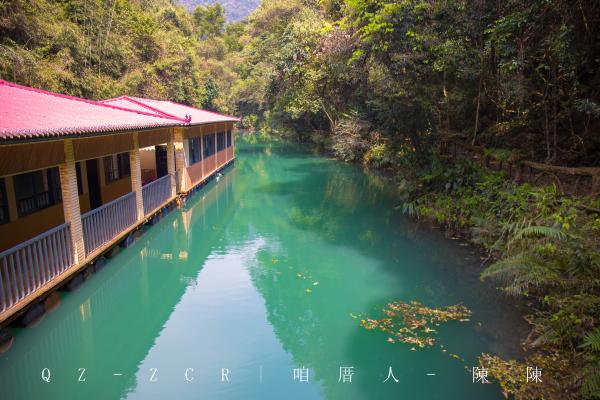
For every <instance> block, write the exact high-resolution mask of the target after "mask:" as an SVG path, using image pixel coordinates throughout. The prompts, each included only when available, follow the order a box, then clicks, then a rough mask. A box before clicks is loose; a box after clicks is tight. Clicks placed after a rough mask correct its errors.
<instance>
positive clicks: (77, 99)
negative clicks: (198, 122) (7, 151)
mask: <svg viewBox="0 0 600 400" xmlns="http://www.w3.org/2000/svg"><path fill="white" fill-rule="evenodd" d="M0 85H6V86H10V87H14V88H17V89H21V90H27V91H30V92H35V93H40V94H45V95H47V96H54V97H59V98H63V99H69V100H74V101H80V102H82V103H88V104H92V105H96V106H100V107H108V108H112V109H115V110H121V111H127V112H134V113H137V114H141V115H148V116H151V117H155V118H165V119H176V120H178V121H183V120H182V119H181V118H177V117H175V116H171V117H167V114H166V113H163V114H165V116H164V117H161V116H159V115H156V114H152V113H149V112H148V113H147V112H143V111H138V110H131V109H128V108H123V107H119V106H113V105H111V104H104V103H102V102H100V101H95V100H88V99H84V98H81V97H75V96H70V95H68V94H63V93H56V92H50V91H48V90H44V89H39V88H34V87H29V86H23V85H19V84H17V83H13V82H9V81H5V80H4V79H0Z"/></svg>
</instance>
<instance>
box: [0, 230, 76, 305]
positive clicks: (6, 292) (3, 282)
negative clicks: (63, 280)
mask: <svg viewBox="0 0 600 400" xmlns="http://www.w3.org/2000/svg"><path fill="white" fill-rule="evenodd" d="M71 265H73V253H72V248H71V228H70V225H69V224H62V225H59V226H57V227H55V228H52V229H50V230H49V231H47V232H44V233H42V234H41V235H38V236H36V237H34V238H31V239H29V240H28V241H26V242H23V243H21V244H19V245H18V246H15V247H13V248H11V249H8V250H6V251H3V252H2V253H0V312H3V311H5V310H7V309H8V308H10V307H12V306H14V305H15V304H16V303H18V302H19V301H21V300H23V299H24V298H25V297H26V296H27V295H29V294H31V293H33V292H35V291H36V290H37V289H39V288H40V287H42V286H43V285H45V284H46V283H48V282H49V281H51V280H52V279H53V278H54V277H56V276H58V275H60V274H61V273H62V272H64V271H65V270H67V269H68V268H69V267H70V266H71Z"/></svg>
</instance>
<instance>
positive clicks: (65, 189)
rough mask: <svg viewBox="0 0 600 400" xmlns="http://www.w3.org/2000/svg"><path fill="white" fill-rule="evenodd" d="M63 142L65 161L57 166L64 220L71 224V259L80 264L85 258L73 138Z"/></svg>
mask: <svg viewBox="0 0 600 400" xmlns="http://www.w3.org/2000/svg"><path fill="white" fill-rule="evenodd" d="M64 143H65V163H64V164H60V165H59V166H58V171H59V174H60V190H61V192H62V200H63V212H64V215H65V222H68V223H69V224H70V225H71V243H72V247H73V261H74V262H75V264H80V263H82V262H83V261H84V260H85V245H84V241H83V228H82V226H81V210H80V208H79V191H78V190H77V171H76V169H75V152H74V150H73V140H72V139H67V140H65V141H64Z"/></svg>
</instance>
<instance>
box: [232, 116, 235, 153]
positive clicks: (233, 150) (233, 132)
mask: <svg viewBox="0 0 600 400" xmlns="http://www.w3.org/2000/svg"><path fill="white" fill-rule="evenodd" d="M234 137H235V129H234V126H233V124H231V159H232V160H233V159H234V158H235V146H234V143H235V140H234V139H233V138H234Z"/></svg>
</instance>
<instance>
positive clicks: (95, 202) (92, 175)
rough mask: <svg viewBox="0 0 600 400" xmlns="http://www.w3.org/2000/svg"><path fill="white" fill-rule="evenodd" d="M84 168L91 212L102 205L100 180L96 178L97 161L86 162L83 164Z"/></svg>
mask: <svg viewBox="0 0 600 400" xmlns="http://www.w3.org/2000/svg"><path fill="white" fill-rule="evenodd" d="M85 167H86V170H87V181H88V191H89V194H90V209H91V210H93V209H94V208H98V207H100V206H101V205H102V195H101V193H100V179H99V177H98V159H93V160H87V161H86V162H85Z"/></svg>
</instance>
